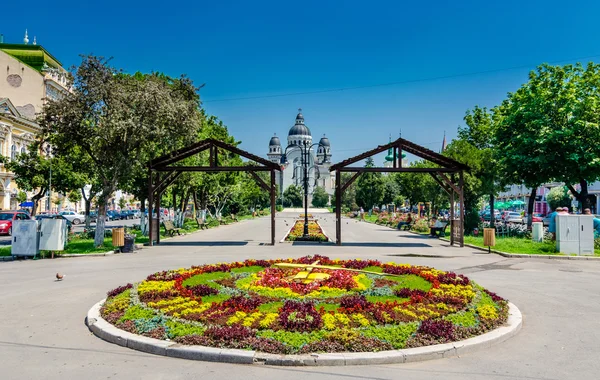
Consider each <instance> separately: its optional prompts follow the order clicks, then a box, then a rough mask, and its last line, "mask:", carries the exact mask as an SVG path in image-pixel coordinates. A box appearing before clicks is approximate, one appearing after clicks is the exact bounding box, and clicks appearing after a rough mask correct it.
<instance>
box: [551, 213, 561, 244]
mask: <svg viewBox="0 0 600 380" xmlns="http://www.w3.org/2000/svg"><path fill="white" fill-rule="evenodd" d="M559 211H562V207H557V208H555V209H554V211H552V212H551V213H550V215H548V218H550V223H548V232H550V233H551V234H552V240H556V215H557V214H558V212H559Z"/></svg>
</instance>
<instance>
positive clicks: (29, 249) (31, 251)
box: [11, 219, 39, 256]
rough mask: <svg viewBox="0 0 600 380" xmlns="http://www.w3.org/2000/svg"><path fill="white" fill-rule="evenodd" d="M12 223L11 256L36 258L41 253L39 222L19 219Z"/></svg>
mask: <svg viewBox="0 0 600 380" xmlns="http://www.w3.org/2000/svg"><path fill="white" fill-rule="evenodd" d="M12 223H13V224H12V248H11V254H12V255H13V256H36V255H37V254H38V253H39V249H38V243H39V241H38V239H39V235H38V224H37V220H34V219H26V220H18V219H17V220H13V222H12Z"/></svg>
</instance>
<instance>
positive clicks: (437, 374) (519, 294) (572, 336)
mask: <svg viewBox="0 0 600 380" xmlns="http://www.w3.org/2000/svg"><path fill="white" fill-rule="evenodd" d="M315 216H317V217H318V218H319V219H320V222H321V223H322V226H323V227H324V230H325V232H326V233H327V234H328V235H329V237H330V238H331V239H332V240H335V235H334V234H335V219H334V215H333V214H319V215H315ZM296 217H298V214H297V213H279V214H277V219H276V225H277V235H276V236H277V241H279V240H281V239H282V238H283V236H284V235H285V233H286V231H287V229H289V228H290V227H291V226H292V223H293V221H294V218H296ZM269 226H270V219H269V218H267V217H264V218H260V219H255V220H249V221H242V222H240V223H236V224H232V225H228V226H221V227H219V228H215V229H210V230H206V231H201V232H198V233H195V234H191V235H187V236H183V237H177V238H174V239H170V240H165V241H164V242H163V243H162V244H161V245H160V246H158V247H153V248H147V249H144V250H141V251H138V252H137V253H133V254H120V255H114V256H106V257H85V258H63V259H55V260H39V261H31V260H28V261H15V262H4V263H0V279H1V282H2V292H1V293H0V320H1V323H0V358H1V359H0V363H1V375H0V378H2V379H7V380H8V379H61V380H66V379H180V378H181V379H184V378H185V379H190V378H204V379H240V378H244V379H246V380H250V379H261V380H262V379H283V378H285V379H287V380H292V379H307V378H310V379H347V380H355V379H356V380H360V379H401V378H404V379H539V380H546V379H557V380H563V379H598V378H599V377H600V376H599V375H598V373H600V360H599V358H600V344H599V342H600V262H598V261H570V260H552V259H511V258H503V257H500V256H497V255H494V254H492V255H489V254H486V253H484V252H481V251H476V250H473V249H471V248H458V247H449V246H448V243H445V242H442V241H439V240H437V239H430V238H428V237H422V236H419V235H415V234H412V233H409V232H399V231H396V230H393V229H390V228H387V227H382V226H377V225H374V224H368V223H364V222H357V221H355V220H352V219H344V220H343V224H342V237H343V241H344V246H342V247H337V246H335V245H333V244H311V245H307V244H306V243H305V244H302V243H295V244H291V243H277V244H276V245H275V246H274V247H273V246H269V245H266V244H267V243H268V242H269V241H270V232H269ZM308 254H310V255H314V254H321V255H327V256H330V257H332V258H338V257H339V258H364V259H366V258H372V259H378V260H381V261H384V262H388V261H394V262H400V263H409V264H417V265H427V266H433V267H436V268H439V269H442V270H452V271H456V272H457V273H462V274H465V275H467V276H468V277H470V278H472V279H473V280H475V281H476V282H478V283H479V284H481V285H483V286H484V287H486V288H488V289H490V290H492V291H494V292H497V293H498V294H499V295H501V296H503V297H505V298H507V299H508V300H510V301H511V302H513V303H514V304H516V305H517V306H518V307H519V309H520V310H521V312H522V313H523V317H524V321H523V328H522V330H521V332H520V333H519V334H518V335H517V336H515V337H513V338H511V339H509V340H508V341H506V342H504V343H501V344H499V345H495V346H493V347H490V348H487V349H482V350H480V351H478V352H476V353H472V354H468V355H465V356H462V357H459V358H450V359H440V360H434V361H426V362H420V363H411V364H398V365H373V366H357V367H322V368H319V367H268V366H264V365H252V366H251V365H234V364H222V363H208V362H195V361H187V360H182V359H174V358H167V357H162V356H154V355H150V354H145V353H142V352H137V351H133V350H130V349H127V348H123V347H120V346H117V345H114V344H111V343H107V342H105V341H102V340H101V339H99V338H97V337H96V336H94V335H93V334H92V333H91V332H90V331H89V330H88V329H87V327H86V326H85V324H84V318H85V315H86V313H87V311H88V309H89V308H90V307H91V306H92V305H94V304H95V303H96V302H98V301H99V300H100V299H102V298H104V297H105V295H106V292H107V291H108V290H110V289H112V288H115V287H117V286H119V285H123V284H126V283H127V282H135V281H140V280H142V279H144V278H145V277H146V276H147V275H148V274H150V273H153V272H156V271H159V270H164V269H170V268H180V267H189V266H191V265H198V264H203V263H213V262H224V261H235V260H245V259H248V258H257V259H270V258H278V257H299V256H304V255H308ZM56 272H61V273H64V274H65V275H66V277H65V279H64V281H61V282H57V281H55V274H56Z"/></svg>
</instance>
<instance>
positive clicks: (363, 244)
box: [342, 242, 431, 248]
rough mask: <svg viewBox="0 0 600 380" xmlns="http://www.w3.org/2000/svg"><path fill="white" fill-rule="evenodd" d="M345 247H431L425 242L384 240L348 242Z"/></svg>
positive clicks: (344, 244)
mask: <svg viewBox="0 0 600 380" xmlns="http://www.w3.org/2000/svg"><path fill="white" fill-rule="evenodd" d="M342 246H344V247H399V248H423V247H431V246H430V245H429V244H425V243H382V242H348V243H343V242H342Z"/></svg>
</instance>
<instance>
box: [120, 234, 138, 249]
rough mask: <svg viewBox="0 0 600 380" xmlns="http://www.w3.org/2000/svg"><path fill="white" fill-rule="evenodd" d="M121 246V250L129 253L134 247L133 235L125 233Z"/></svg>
mask: <svg viewBox="0 0 600 380" xmlns="http://www.w3.org/2000/svg"><path fill="white" fill-rule="evenodd" d="M124 240H125V241H124V244H123V248H121V252H124V253H129V252H133V251H134V249H135V235H125V238H124Z"/></svg>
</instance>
